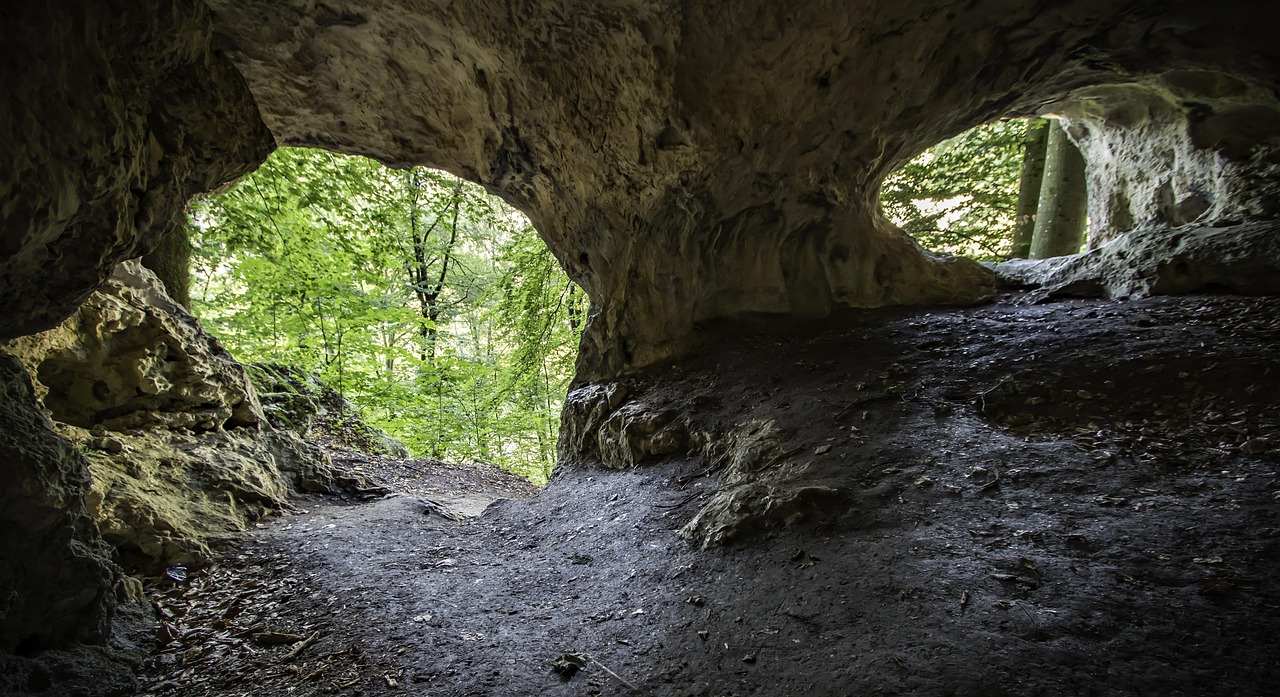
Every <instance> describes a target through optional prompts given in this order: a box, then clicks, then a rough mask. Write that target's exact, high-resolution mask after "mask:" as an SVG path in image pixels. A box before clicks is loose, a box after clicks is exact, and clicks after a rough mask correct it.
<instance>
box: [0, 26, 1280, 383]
mask: <svg viewBox="0 0 1280 697" xmlns="http://www.w3.org/2000/svg"><path fill="white" fill-rule="evenodd" d="M208 5H209V7H211V8H212V14H211V15H210V14H209V13H207V12H206V11H205V10H204V9H203V6H202V5H198V4H197V5H190V4H186V3H176V2H175V3H170V4H162V5H160V6H159V7H153V8H152V9H151V10H144V9H142V8H138V7H134V6H131V5H128V4H127V3H119V6H117V5H116V4H111V3H107V4H102V3H92V4H91V3H88V2H85V1H84V0H81V1H80V2H73V3H70V4H68V3H59V4H57V5H56V6H51V7H48V8H46V7H44V6H39V5H33V6H29V7H22V8H21V9H15V10H10V11H9V12H10V13H11V14H12V17H7V19H12V21H7V22H6V23H5V31H6V32H9V34H10V35H11V36H10V35H7V36H6V37H5V38H6V41H5V42H4V49H3V50H4V51H5V52H6V53H5V57H6V59H7V63H8V64H9V65H11V66H14V69H13V70H11V71H9V73H8V74H7V75H6V77H5V80H6V81H7V82H6V83H5V84H4V87H5V88H6V90H7V91H8V93H9V94H11V95H13V98H12V99H11V100H9V102H8V103H7V104H8V106H7V108H8V109H9V114H8V116H9V118H6V119H0V122H3V123H5V124H6V127H7V128H8V129H9V130H8V133H7V135H6V136H5V137H4V138H0V143H4V144H5V145H4V147H6V148H8V149H10V150H11V151H12V152H11V155H12V157H11V158H10V159H11V160H12V161H13V162H14V163H15V166H14V167H13V168H12V175H11V177H10V179H8V180H5V181H2V182H0V190H3V191H5V192H6V194H5V196H6V200H7V201H12V202H14V203H12V204H10V205H6V206H5V207H4V208H3V209H0V210H3V214H4V216H5V221H4V222H5V225H4V228H3V230H4V233H3V234H4V235H5V238H4V243H3V244H4V248H5V249H6V250H10V251H11V254H10V257H9V258H8V259H7V260H6V261H5V262H4V264H5V266H4V268H3V269H2V273H0V279H3V280H2V281H0V283H3V284H4V285H0V292H3V293H6V294H7V295H11V296H14V297H15V298H18V300H17V303H18V305H17V306H16V308H15V309H16V312H14V313H13V314H12V315H10V316H9V318H6V320H5V322H6V323H7V324H5V325H4V326H0V335H15V334H21V333H26V332H30V331H33V330H35V329H42V328H47V327H49V326H52V324H53V323H54V322H56V321H57V320H58V319H60V318H61V317H63V316H65V315H66V314H67V313H69V312H70V311H71V309H72V308H73V307H74V306H75V305H76V304H77V303H78V302H79V301H80V300H81V299H83V298H84V297H85V295H86V294H87V292H88V291H89V290H91V289H92V288H93V287H94V286H95V285H96V284H97V283H99V282H100V281H101V280H102V279H103V278H105V276H106V275H107V273H108V272H109V270H110V269H111V268H112V267H113V266H114V263H115V262H116V261H118V260H119V259H121V258H124V257H126V256H133V255H135V254H136V253H137V252H140V251H145V250H146V249H148V248H150V247H151V246H153V245H154V243H155V241H156V240H157V239H158V237H159V235H160V234H161V233H162V232H164V231H166V230H167V229H168V228H169V227H171V224H172V221H173V217H174V215H175V214H176V212H177V211H178V209H179V208H180V207H181V205H182V203H183V201H184V200H185V197H186V196H187V195H189V194H190V193H192V192H194V191H198V190H202V189H208V188H211V187H214V186H217V185H219V184H221V183H222V182H225V181H226V180H228V179H231V178H234V177H235V176H237V175H239V174H240V173H242V172H243V171H245V170H246V169H248V168H249V167H251V166H252V165H253V164H255V163H256V162H257V161H258V160H259V159H260V158H261V157H262V155H263V154H264V153H265V152H267V150H268V149H269V148H270V147H271V140H272V137H273V136H274V138H275V139H276V140H277V141H278V142H281V143H288V144H299V145H317V146H322V147H328V148H332V149H335V150H341V151H344V152H352V153H361V154H367V155H372V156H375V157H377V158H379V159H382V160H383V161H386V162H388V163H392V164H399V165H407V164H430V165H435V166H440V167H443V168H445V169H449V170H451V171H454V172H456V173H459V174H462V175H464V176H466V177H468V178H471V179H474V180H476V181H479V182H481V183H483V184H485V185H486V186H487V187H489V188H490V189H491V190H492V191H494V192H496V193H498V194H500V195H502V196H504V197H505V198H506V199H507V200H509V201H510V202H512V203H514V204H515V205H517V206H518V207H520V208H521V209H522V210H524V211H525V212H526V213H528V214H529V215H530V217H531V218H532V219H533V221H534V222H535V223H536V224H537V226H538V227H539V229H540V230H541V231H542V233H543V235H544V236H545V238H546V240H547V242H548V244H549V245H550V246H551V248H552V249H553V251H554V252H555V253H556V255H557V257H558V258H559V259H560V260H561V262H562V263H563V264H564V265H565V266H566V268H567V269H568V270H569V271H570V273H571V274H572V275H573V277H574V278H575V279H576V280H577V281H579V283H581V284H582V286H583V287H584V288H586V289H587V291H588V293H589V294H590V295H591V297H592V300H593V303H594V309H593V312H592V315H591V321H590V324H589V327H588V330H587V332H586V335H585V336H584V340H583V344H582V349H583V350H582V352H581V362H580V369H579V373H580V377H581V378H583V379H592V378H603V377H609V376H612V375H617V374H620V373H624V372H627V371H630V370H634V369H637V368H639V367H643V366H646V365H651V364H654V363H657V362H660V361H662V360H664V359H666V358H669V357H671V356H674V355H676V354H679V353H681V352H683V351H685V350H687V349H688V348H689V347H690V342H691V341H692V339H693V337H694V334H695V331H696V329H697V327H698V326H699V325H700V324H701V323H704V322H706V321H709V320H714V319H724V318H730V319H732V318H740V317H745V316H748V315H751V314H755V313H777V314H785V315H792V316H809V317H822V316H825V315H827V314H828V313H830V312H832V311H833V310H835V309H838V308H840V307H846V306H849V307H870V306H879V305H890V304H902V303H972V302H977V301H980V300H982V299H984V298H986V297H989V296H990V294H991V292H992V289H993V284H994V279H993V277H992V276H991V275H990V274H989V273H988V272H987V271H986V270H985V269H983V268H981V267H979V266H977V265H974V264H971V263H968V262H966V261H963V260H956V259H940V258H936V257H934V256H932V255H929V254H927V253H925V252H923V251H922V250H920V249H919V248H918V247H917V246H916V245H915V244H914V243H912V242H911V240H909V239H907V238H906V237H905V236H904V235H902V234H901V232H900V231H898V230H896V229H895V228H894V227H893V226H892V225H890V224H889V223H887V222H886V221H885V220H884V219H883V218H882V217H881V216H880V214H879V212H878V210H877V204H876V190H877V188H878V186H879V183H880V181H881V180H882V178H883V177H884V176H885V175H886V173H888V172H889V171H891V170H892V169H893V168H894V167H895V166H897V165H898V164H900V163H902V162H904V161H906V160H907V159H908V158H910V157H911V156H912V155H914V154H915V153H917V152H919V151H920V150H921V149H923V148H924V147H926V146H928V145H929V144H931V143H932V142H935V141H937V140H940V139H942V138H944V137H947V136H949V135H953V134H955V133H957V132H959V131H961V130H963V129H965V128H968V127H971V126H973V125H976V124H978V123H981V122H982V121H985V120H988V119H991V118H995V117H999V116H1002V115H1020V114H1030V113H1036V112H1041V111H1046V110H1052V109H1054V108H1056V107H1058V106H1061V107H1062V110H1063V111H1064V113H1066V112H1068V111H1070V109H1071V108H1074V109H1075V112H1073V113H1076V114H1077V115H1078V119H1079V123H1080V124H1081V126H1082V128H1083V127H1084V126H1089V125H1090V124H1092V126H1091V127H1090V129H1089V133H1088V134H1086V133H1084V132H1083V130H1082V129H1077V131H1078V132H1079V133H1078V138H1079V139H1080V140H1081V142H1082V143H1084V144H1085V146H1086V150H1087V151H1088V152H1090V153H1092V155H1091V156H1090V157H1091V160H1092V161H1093V162H1094V163H1095V164H1094V166H1093V168H1092V171H1093V175H1092V181H1093V183H1094V189H1095V191H1094V201H1095V203H1094V212H1095V216H1096V217H1097V218H1098V221H1099V226H1100V227H1099V230H1100V231H1099V233H1098V234H1097V236H1096V237H1097V239H1098V240H1099V241H1100V242H1101V241H1102V240H1105V239H1107V236H1108V235H1109V234H1110V233H1109V232H1107V231H1106V230H1109V229H1110V228H1108V227H1106V226H1108V225H1110V226H1113V227H1116V228H1119V227H1123V226H1125V225H1134V226H1142V225H1146V224H1148V223H1149V222H1151V223H1154V222H1156V221H1164V222H1167V223H1170V224H1172V223H1178V222H1187V221H1189V220H1192V219H1195V220H1198V221H1201V222H1206V221H1209V220H1210V219H1217V217H1231V216H1235V215H1237V214H1238V213H1240V212H1242V211H1244V212H1249V213H1250V215H1256V216H1258V217H1266V216H1271V215H1274V211H1273V210H1271V209H1270V208H1269V204H1267V203H1266V202H1267V201H1268V200H1270V197H1269V195H1268V194H1261V193H1256V191H1255V193H1250V191H1251V190H1256V189H1257V187H1258V186H1259V185H1265V186H1266V187H1270V186H1271V182H1274V180H1275V179H1276V174H1275V172H1274V169H1275V168H1274V167H1273V166H1272V163H1270V161H1269V160H1268V161H1267V162H1257V163H1255V162H1253V160H1251V159H1249V158H1252V157H1254V155H1253V153H1255V147H1254V146H1255V145H1257V144H1258V143H1265V142H1270V141H1271V140H1273V139H1274V135H1275V133H1274V131H1275V129H1276V119H1275V118H1274V116H1273V115H1272V114H1273V112H1272V111H1269V110H1268V109H1270V106H1267V105H1266V104H1264V103H1265V102H1266V101H1267V100H1268V99H1272V98H1273V97H1274V94H1275V90H1276V76H1277V75H1280V48H1277V46H1276V43H1275V42H1274V41H1273V40H1272V39H1271V37H1270V36H1269V35H1268V32H1267V30H1266V29H1265V28H1266V27H1270V26H1272V25H1274V24H1275V21H1274V20H1277V19H1280V16H1278V15H1280V9H1278V8H1274V7H1271V6H1264V7H1258V6H1256V4H1254V3H1244V2H1231V3H1228V4H1227V5H1226V6H1221V5H1219V6H1214V7H1209V6H1205V5H1203V4H1195V3H1174V4H1173V5H1167V4H1166V5H1159V6H1157V5H1153V4H1151V3H1147V2H1143V1H1141V0H1126V1H1125V2H1107V3H1103V2H1098V1H1097V0H1072V1H1070V2H1056V3H1025V2H1015V1H1014V0H993V1H991V2H985V3H981V4H978V5H973V6H970V7H966V8H956V7H952V6H949V5H945V4H938V3H935V2H931V1H928V0H914V1H912V0H909V1H907V2H900V3H878V4H874V5H865V4H856V3H855V4H849V3H840V2H834V1H829V0H809V1H807V2H804V3H801V4H795V3H790V4H788V5H786V6H785V7H783V6H779V5H777V4H776V3H770V2H764V1H763V0H752V1H750V2H733V3H715V2H676V1H674V0H673V1H670V2H641V3H609V2H606V3H597V2H590V3H587V2H583V3H578V2H568V3H559V4H557V3H548V2H546V0H523V1H522V2H517V3H514V4H513V3H510V2H497V1H496V0H484V1H479V2H472V3H466V4H465V5H457V4H433V3H409V2H400V1H397V0H341V1H338V2H328V3H314V2H310V1H309V0H289V1H287V2H274V1H273V2H268V1H267V0H210V1H209V3H208ZM211 32H212V33H211ZM1228 45H1229V46H1232V47H1234V48H1233V50H1230V51H1226V50H1219V49H1218V48H1217V47H1221V46H1228ZM214 46H216V47H217V48H214ZM224 55H225V56H226V57H224ZM228 58H229V59H230V62H229V61H228ZM232 64H234V68H233V67H232ZM241 76H243V80H242V79H241ZM1122 85H1123V86H1129V87H1124V88H1121V87H1117V86H1122ZM1134 85H1137V86H1138V87H1133V86H1134ZM246 86H247V89H246ZM1089 89H1093V90H1094V91H1093V92H1090V91H1088V90H1089ZM1082 90H1083V91H1082ZM1100 90H1101V91H1100ZM1106 90H1111V91H1110V92H1107V93H1106V94H1104V91H1106ZM1124 90H1128V92H1126V93H1125V94H1127V95H1128V96H1126V97H1124V98H1123V99H1121V98H1113V97H1115V95H1116V94H1118V93H1119V92H1123V91H1124ZM1135 90H1137V91H1136V92H1135ZM90 95H99V96H100V97H101V98H97V97H95V98H92V99H90V98H89V96H90ZM1073 95H1074V99H1072V98H1070V97H1072V96H1073ZM1108 95H1109V96H1108ZM1104 97H1105V98H1104ZM81 101H83V102H84V104H83V105H81V104H80V102H81ZM255 102H256V104H255ZM1108 104H1110V106H1108ZM1072 105H1074V107H1072ZM82 106H83V108H81V107H82ZM1144 110H1145V112H1144ZM259 113H260V114H261V119H262V122H260V121H259ZM1135 114H1136V115H1135ZM1184 121H1185V124H1184V123H1183V122H1184ZM264 123H265V125H266V127H268V128H269V130H270V133H268V132H267V129H266V128H264V127H263V124H264ZM1139 124H1146V125H1145V126H1139ZM1152 135H1155V136H1158V137H1157V138H1155V140H1158V141H1160V142H1162V143H1165V145H1161V146H1160V147H1159V148H1156V149H1153V148H1152V147H1150V146H1149V145H1150V143H1151V142H1152V138H1151V136H1152ZM1169 144H1172V145H1169ZM1166 145H1168V147H1165V146H1166ZM1268 147H1269V146H1268ZM1170 148H1171V149H1170ZM59 153H67V154H68V155H67V156H59ZM1126 153H1129V155H1126ZM1126 157H1130V160H1131V161H1132V162H1131V166H1127V169H1126V168H1123V167H1122V168H1120V169H1117V168H1115V167H1111V166H1110V165H1107V164H1105V162H1110V161H1120V160H1124V159H1125V158H1126ZM1268 157H1269V156H1268ZM1245 160H1249V161H1248V162H1245ZM1153 165H1155V166H1158V167H1168V168H1171V169H1170V173H1169V174H1167V175H1156V176H1155V177H1154V178H1153V179H1152V180H1151V181H1146V180H1144V179H1142V177H1140V176H1138V174H1137V173H1138V172H1142V171H1149V170H1151V168H1152V166H1153ZM1158 167H1157V168H1158ZM1121 170H1123V171H1121ZM55 268H56V273H51V270H53V269H55ZM48 279H56V280H55V281H54V282H51V283H47V282H45V281H47V280H48Z"/></svg>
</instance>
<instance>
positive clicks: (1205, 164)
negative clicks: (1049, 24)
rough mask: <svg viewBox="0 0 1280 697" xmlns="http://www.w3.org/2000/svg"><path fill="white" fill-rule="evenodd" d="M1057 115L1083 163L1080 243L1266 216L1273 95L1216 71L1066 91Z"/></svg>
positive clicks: (1277, 207)
mask: <svg viewBox="0 0 1280 697" xmlns="http://www.w3.org/2000/svg"><path fill="white" fill-rule="evenodd" d="M1047 109H1048V110H1052V111H1056V112H1057V113H1059V114H1061V115H1063V116H1064V117H1065V118H1066V120H1067V122H1068V124H1069V126H1068V129H1067V131H1068V133H1069V134H1070V135H1071V136H1072V137H1073V140H1075V142H1076V144H1077V145H1078V146H1079V147H1080V150H1081V152H1082V153H1083V154H1084V157H1085V161H1086V163H1087V167H1088V172H1087V177H1088V186H1089V192H1090V196H1089V198H1090V201H1089V220H1090V235H1089V246H1090V247H1098V246H1101V245H1102V244H1105V243H1106V242H1109V241H1111V240H1113V239H1115V238H1116V237H1118V236H1120V235H1123V234H1124V233H1127V232H1129V231H1131V230H1151V229H1168V228H1172V227H1179V226H1183V225H1189V224H1192V223H1198V224H1201V225H1210V224H1214V223H1217V222H1227V221H1229V222H1236V223H1239V222H1245V221H1251V220H1270V219H1274V218H1275V217H1276V215H1277V213H1278V212H1280V182H1278V181H1277V176H1276V175H1277V172H1280V102H1278V101H1277V99H1276V95H1275V94H1274V93H1273V92H1272V91H1270V90H1268V89H1264V88H1261V87H1259V86H1258V85H1257V84H1256V83H1252V82H1250V81H1246V80H1242V79H1239V78H1236V77H1233V76H1231V75H1228V74H1225V73H1221V72H1216V71H1188V70H1184V71H1171V72H1167V73H1163V74H1160V75H1157V76H1153V77H1151V78H1149V79H1148V80H1147V81H1145V82H1143V83H1130V84H1116V85H1099V86H1094V87H1087V88H1082V89H1079V90H1075V91H1073V92H1072V93H1071V94H1070V95H1068V96H1067V97H1065V98H1064V99H1063V100H1062V102H1061V103H1059V104H1056V105H1051V106H1049V107H1047Z"/></svg>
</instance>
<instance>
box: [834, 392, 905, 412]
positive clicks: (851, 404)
mask: <svg viewBox="0 0 1280 697" xmlns="http://www.w3.org/2000/svg"><path fill="white" fill-rule="evenodd" d="M890 397H893V394H892V393H889V392H885V393H884V394H873V395H867V396H866V397H861V398H859V399H855V400H853V401H852V402H849V403H848V404H846V405H845V407H844V409H841V410H840V411H838V412H836V416H835V418H837V419H838V418H840V417H842V416H844V415H845V414H847V413H849V410H850V409H852V408H854V407H860V406H862V405H864V404H870V403H872V402H878V401H880V400H882V399H889V398H890Z"/></svg>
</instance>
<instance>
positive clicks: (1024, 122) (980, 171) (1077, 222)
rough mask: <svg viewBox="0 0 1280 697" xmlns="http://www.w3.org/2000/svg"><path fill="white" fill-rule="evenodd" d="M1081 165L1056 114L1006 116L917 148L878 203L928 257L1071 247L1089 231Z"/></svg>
mask: <svg viewBox="0 0 1280 697" xmlns="http://www.w3.org/2000/svg"><path fill="white" fill-rule="evenodd" d="M1088 197H1089V190H1088V184H1087V180H1086V176H1085V162H1084V159H1083V157H1082V156H1081V153H1080V151H1079V149H1078V148H1077V147H1076V145H1075V144H1074V143H1073V142H1072V141H1071V138H1070V136H1069V134H1068V131H1067V130H1066V129H1065V128H1064V127H1063V125H1062V124H1061V122H1060V121H1059V120H1058V119H1057V118H1056V117H1050V118H1040V117H1036V118H1010V119H1002V120H998V121H991V122H988V123H985V124H982V125H980V126H976V127H974V128H971V129H969V130H967V131H964V132H963V133H960V134H959V135H956V136H953V137H951V138H948V139H946V140H943V141H942V142H940V143H938V144H936V145H934V146H932V147H930V148H928V149H926V150H924V151H923V152H921V153H920V154H919V155H916V156H915V157H913V158H912V159H911V160H910V161H909V162H907V163H906V164H904V165H902V166H901V167H899V168H898V169H896V170H894V172H893V173H891V174H890V175H889V176H888V177H886V179H885V181H884V182H883V184H882V185H881V188H880V208H881V211H882V213H883V214H884V215H885V217H887V218H888V219H889V220H890V221H891V222H892V223H893V224H895V225H897V226H898V227H899V228H901V229H902V230H903V232H906V233H907V234H908V235H910V236H911V237H912V238H914V239H915V240H916V242H918V243H919V244H920V245H921V246H922V247H924V248H926V249H928V250H929V251H932V252H935V253H941V254H945V255H951V256H959V257H967V258H970V259H974V260H976V261H984V262H1002V261H1007V260H1009V259H1026V258H1033V259H1044V258H1049V257H1056V256H1063V255H1067V254H1074V253H1076V252H1079V251H1080V250H1081V249H1082V248H1083V247H1084V246H1085V243H1086V240H1087V237H1088V229H1089V219H1088Z"/></svg>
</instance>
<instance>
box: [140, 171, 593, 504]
mask: <svg viewBox="0 0 1280 697" xmlns="http://www.w3.org/2000/svg"><path fill="white" fill-rule="evenodd" d="M188 221H189V223H188V225H187V227H186V229H185V230H184V231H183V232H184V233H185V236H186V239H187V240H189V246H188V247H187V249H188V250H189V254H190V264H189V267H190V269H191V275H190V289H189V302H188V304H189V306H190V307H191V308H192V310H193V312H194V313H195V314H196V315H197V316H198V317H199V318H200V319H201V320H202V321H203V322H204V324H205V326H206V328H207V329H208V330H209V331H210V332H211V333H213V334H214V335H216V336H217V337H218V338H219V339H220V340H221V341H222V343H223V344H224V346H226V347H227V348H228V349H229V350H230V351H231V353H232V354H233V355H235V356H236V357H237V358H238V359H239V360H241V361H242V362H244V363H246V364H247V365H248V366H249V368H250V373H251V375H252V376H253V378H254V380H255V382H256V383H257V384H258V391H259V392H260V394H261V398H262V401H263V403H264V408H265V409H266V411H267V413H268V416H269V417H270V418H271V419H272V421H273V422H275V423H276V425H277V426H282V427H286V428H293V429H295V430H301V431H306V432H308V433H310V432H313V431H316V429H319V432H320V435H321V436H323V437H326V438H329V439H330V440H331V441H332V442H333V443H334V444H336V445H337V446H340V447H345V448H355V449H357V450H363V451H366V452H374V453H383V454H390V455H393V456H395V458H396V459H398V460H401V461H406V460H407V461H414V460H416V459H420V458H427V459H431V460H434V461H447V462H471V463H488V464H491V465H497V466H499V467H501V468H502V469H505V470H507V471H508V472H511V473H515V474H518V475H520V476H522V477H524V478H526V479H528V480H530V481H532V482H534V483H535V484H542V483H545V481H546V479H547V477H548V476H549V475H550V472H551V468H552V466H553V465H554V460H555V443H556V439H557V430H558V426H559V413H560V407H561V404H562V402H563V399H564V395H565V392H566V389H567V385H568V382H569V379H570V378H571V377H572V374H573V365H574V361H575V359H576V355H577V345H578V338H579V335H580V333H581V328H582V327H581V325H582V321H583V318H584V317H585V314H586V312H585V311H586V302H587V301H586V297H585V294H584V293H583V292H582V291H581V289H580V288H578V286H577V285H576V284H574V283H573V282H572V281H570V280H569V278H568V277H567V276H566V275H565V273H564V271H563V270H562V269H561V267H560V265H559V263H558V262H557V261H556V259H555V258H554V257H553V256H552V254H551V252H550V251H549V250H548V249H547V247H546V245H545V244H544V243H543V242H542V240H541V239H540V238H539V236H538V234H537V232H536V230H535V229H534V227H533V225H532V224H531V223H530V221H529V220H528V218H526V217H525V216H524V215H523V214H521V213H520V212H519V211H517V210H515V209H513V208H511V207H510V206H508V205H507V204H506V203H504V202H503V201H502V200H501V199H499V198H497V197H496V196H493V195H491V194H489V193H488V192H486V191H485V190H484V189H483V188H482V187H480V186H478V185H476V184H473V183H471V182H468V181H465V180H463V179H461V178H459V177H456V176H454V175H452V174H449V173H446V172H443V171H438V170H432V169H427V168H424V167H416V168H412V169H404V170H397V169H391V168H388V167H384V166H382V165H381V164H379V163H377V162H375V161H373V160H370V159H367V158H363V157H355V156H344V155H338V154H335V153H331V152H326V151H321V150H312V149H304V148H281V149H279V150H277V151H276V152H275V153H274V154H273V155H272V156H271V157H270V158H269V159H268V160H267V161H266V162H265V163H264V164H263V165H262V166H261V167H260V168H259V169H258V170H257V171H256V172H254V173H253V174H251V175H249V176H247V177H245V178H244V179H243V180H241V181H240V182H239V183H237V184H236V185H235V186H233V187H231V188H229V189H227V190H225V191H223V192H220V193H217V194H213V195H209V196H207V197H204V198H201V199H198V200H196V201H194V202H193V204H192V205H191V206H190V211H189V216H188ZM173 246H174V245H173V244H172V241H171V240H170V241H167V242H166V244H165V245H163V246H162V249H163V248H164V247H173ZM157 266H159V267H160V268H163V266H164V265H163V264H160V265H157ZM162 276H163V274H162ZM182 280H183V281H185V280H186V279H182ZM168 285H170V287H171V288H173V287H174V285H175V283H168ZM176 285H179V286H180V285H181V281H179V282H178V283H177V284H176ZM182 293H183V291H182V289H181V288H179V289H178V290H177V294H179V295H181V294H182ZM183 299H184V300H185V299H187V298H183ZM403 474H404V477H403V481H402V482H401V483H411V482H412V480H413V479H414V474H413V472H411V471H409V472H405V473H403Z"/></svg>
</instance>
